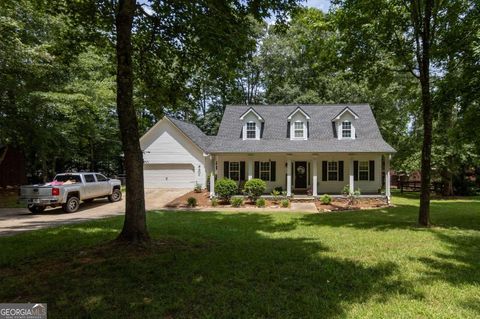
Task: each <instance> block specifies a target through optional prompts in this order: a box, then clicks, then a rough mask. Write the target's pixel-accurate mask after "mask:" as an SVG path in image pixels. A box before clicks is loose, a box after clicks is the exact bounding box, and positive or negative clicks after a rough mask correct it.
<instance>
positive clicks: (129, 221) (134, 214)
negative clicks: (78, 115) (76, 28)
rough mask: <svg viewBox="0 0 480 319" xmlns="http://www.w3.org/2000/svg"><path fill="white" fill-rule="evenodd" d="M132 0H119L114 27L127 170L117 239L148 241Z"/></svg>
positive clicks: (118, 89) (119, 114)
mask: <svg viewBox="0 0 480 319" xmlns="http://www.w3.org/2000/svg"><path fill="white" fill-rule="evenodd" d="M135 6H136V2H135V0H120V1H119V2H118V12H117V16H116V27H117V112H118V121H119V124H120V133H121V136H122V147H123V153H124V159H125V168H126V173H127V181H126V185H127V195H126V210H125V222H124V224H123V229H122V232H121V233H120V235H119V236H118V238H117V240H118V241H127V242H131V243H143V242H146V241H149V239H150V238H149V235H148V231H147V223H146V214H145V193H144V188H143V156H142V150H141V149H140V140H139V134H138V123H137V116H136V113H135V109H134V107H133V68H132V24H133V17H134V14H135Z"/></svg>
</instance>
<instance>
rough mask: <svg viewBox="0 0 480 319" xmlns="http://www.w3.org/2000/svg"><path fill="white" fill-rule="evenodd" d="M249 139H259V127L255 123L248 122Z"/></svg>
mask: <svg viewBox="0 0 480 319" xmlns="http://www.w3.org/2000/svg"><path fill="white" fill-rule="evenodd" d="M247 138H248V139H255V138H257V125H256V123H255V122H247Z"/></svg>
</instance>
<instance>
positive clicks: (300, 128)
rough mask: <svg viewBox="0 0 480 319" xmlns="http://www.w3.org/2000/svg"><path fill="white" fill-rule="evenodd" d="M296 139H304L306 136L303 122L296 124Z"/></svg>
mask: <svg viewBox="0 0 480 319" xmlns="http://www.w3.org/2000/svg"><path fill="white" fill-rule="evenodd" d="M293 130H294V135H293V136H294V137H295V138H304V136H305V134H304V128H303V122H301V121H297V122H294V128H293Z"/></svg>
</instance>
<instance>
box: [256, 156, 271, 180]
mask: <svg viewBox="0 0 480 319" xmlns="http://www.w3.org/2000/svg"><path fill="white" fill-rule="evenodd" d="M262 164H267V165H268V169H262ZM271 169H272V164H271V163H270V161H267V162H260V164H259V172H258V174H259V178H260V179H261V180H263V181H266V182H269V181H270V180H271V178H272V175H271V172H272V170H271ZM262 173H267V174H268V179H263V178H262Z"/></svg>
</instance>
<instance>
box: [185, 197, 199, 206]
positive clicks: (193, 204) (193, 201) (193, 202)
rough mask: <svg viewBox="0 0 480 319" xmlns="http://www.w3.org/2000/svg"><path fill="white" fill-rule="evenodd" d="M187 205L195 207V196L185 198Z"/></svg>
mask: <svg viewBox="0 0 480 319" xmlns="http://www.w3.org/2000/svg"><path fill="white" fill-rule="evenodd" d="M187 206H188V207H195V206H197V199H196V198H195V197H189V198H188V199H187Z"/></svg>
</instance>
